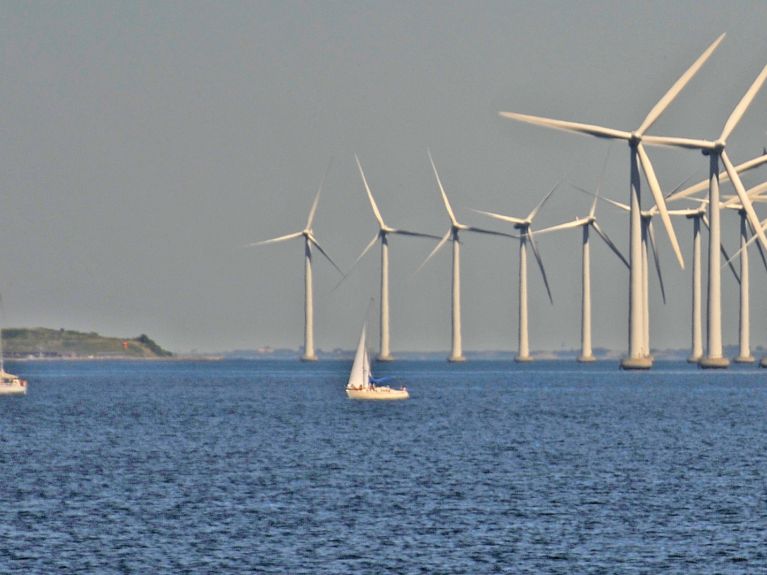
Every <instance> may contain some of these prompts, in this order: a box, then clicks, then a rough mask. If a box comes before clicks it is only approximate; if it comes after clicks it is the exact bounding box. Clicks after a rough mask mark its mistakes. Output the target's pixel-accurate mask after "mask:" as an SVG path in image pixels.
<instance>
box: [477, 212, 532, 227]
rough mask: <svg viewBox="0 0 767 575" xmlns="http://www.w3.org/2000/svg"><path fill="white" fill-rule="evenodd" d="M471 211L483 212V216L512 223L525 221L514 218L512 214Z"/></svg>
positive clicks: (523, 222) (524, 222)
mask: <svg viewBox="0 0 767 575" xmlns="http://www.w3.org/2000/svg"><path fill="white" fill-rule="evenodd" d="M471 211H472V212H477V213H478V214H483V215H485V216H488V217H491V218H495V219H496V220H500V221H502V222H509V223H512V224H526V223H527V222H526V221H525V220H523V219H521V218H514V217H512V216H504V215H503V214H496V213H493V212H486V211H484V210H471Z"/></svg>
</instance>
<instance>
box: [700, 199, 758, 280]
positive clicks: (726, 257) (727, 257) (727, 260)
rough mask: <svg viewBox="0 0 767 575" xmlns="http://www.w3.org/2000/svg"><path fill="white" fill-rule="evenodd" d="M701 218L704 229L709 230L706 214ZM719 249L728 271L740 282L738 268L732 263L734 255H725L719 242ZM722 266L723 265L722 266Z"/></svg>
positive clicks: (725, 251)
mask: <svg viewBox="0 0 767 575" xmlns="http://www.w3.org/2000/svg"><path fill="white" fill-rule="evenodd" d="M701 219H702V220H703V225H704V226H706V229H707V230H708V231H709V232H711V226H709V225H708V216H706V214H703V217H702V218H701ZM756 237H757V236H754V237H753V238H751V240H754V239H756ZM719 251H720V252H722V257H723V258H724V261H725V263H726V264H727V265H728V266H729V267H730V271H731V272H732V275H734V276H735V281H736V282H738V284H740V276H739V275H738V270H736V269H735V266H734V265H733V263H732V260H733V259H735V256H733V257H730V256H728V255H727V250H726V249H724V246H723V245H722V244H721V243H720V244H719ZM738 253H740V250H738ZM722 267H724V266H722Z"/></svg>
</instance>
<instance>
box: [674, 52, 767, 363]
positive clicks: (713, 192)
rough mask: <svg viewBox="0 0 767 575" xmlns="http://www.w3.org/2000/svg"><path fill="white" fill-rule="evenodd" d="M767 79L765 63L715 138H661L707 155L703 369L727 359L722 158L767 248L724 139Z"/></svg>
mask: <svg viewBox="0 0 767 575" xmlns="http://www.w3.org/2000/svg"><path fill="white" fill-rule="evenodd" d="M765 79H767V66H765V67H764V68H762V71H761V72H760V73H759V75H758V76H757V77H756V79H755V80H754V82H753V83H752V84H751V86H750V87H749V89H748V90H747V91H746V93H745V94H744V95H743V97H742V98H741V100H740V102H738V105H737V106H735V108H734V109H733V111H732V113H731V114H730V117H729V118H728V119H727V121H726V122H725V124H724V128H723V129H722V133H721V134H720V135H719V138H718V139H717V140H716V141H713V142H712V141H707V140H689V139H686V138H661V140H663V143H664V144H665V145H669V146H677V147H681V148H688V149H694V150H701V151H702V152H703V154H704V155H707V156H708V157H709V190H708V200H709V204H708V210H709V215H708V219H709V225H710V233H709V236H708V237H709V244H708V246H709V247H708V324H707V327H708V338H707V349H706V355H705V356H704V357H703V358H702V359H701V360H700V363H699V365H700V367H703V368H725V367H727V366H728V365H729V364H730V361H729V360H728V359H727V358H726V357H724V355H723V349H722V292H721V289H722V288H721V283H722V280H721V273H720V267H721V259H720V257H719V246H720V244H721V224H720V213H719V211H720V199H719V160H720V158H721V160H722V163H723V164H724V167H725V170H726V171H727V173H728V175H729V176H730V181H731V182H732V184H733V186H735V191H736V192H737V194H738V198H739V199H740V202H741V205H742V207H743V210H744V211H745V212H746V217H747V218H748V220H749V222H750V223H751V226H752V227H753V228H754V230H756V234H757V235H758V236H759V239H760V241H761V242H762V245H763V246H764V247H765V248H767V236H765V233H764V231H763V230H762V229H761V227H760V226H759V218H757V216H756V212H755V211H754V207H753V206H752V205H751V200H749V198H748V194H747V193H746V190H745V187H744V186H743V182H742V181H741V179H740V175H739V174H738V172H737V170H736V169H735V166H734V165H733V164H732V162H731V161H730V158H729V156H728V155H727V151H726V150H725V148H726V146H727V138H728V137H729V136H730V134H732V131H733V130H734V129H735V127H736V126H737V125H738V123H739V122H740V120H741V119H742V118H743V115H744V114H745V113H746V110H748V108H749V106H750V105H751V102H752V101H753V100H754V98H755V97H756V94H757V93H758V92H759V90H760V89H761V87H762V84H764V81H765Z"/></svg>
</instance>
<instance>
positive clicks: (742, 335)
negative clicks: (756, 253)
mask: <svg viewBox="0 0 767 575" xmlns="http://www.w3.org/2000/svg"><path fill="white" fill-rule="evenodd" d="M765 191H767V183H763V184H760V185H758V186H755V187H753V188H751V189H750V190H748V192H747V195H748V196H749V198H750V199H751V200H752V201H758V200H760V199H761V198H759V196H760V195H761V194H762V193H764V192H765ZM735 199H737V196H736V197H735V198H732V200H735ZM732 200H729V201H726V202H724V203H723V204H722V205H721V207H722V208H727V209H733V210H737V211H738V216H739V218H740V249H739V250H738V254H740V306H739V313H738V355H737V357H736V358H735V359H734V360H733V361H735V363H754V357H753V356H752V355H751V319H750V318H751V306H750V297H749V291H750V285H749V284H750V279H749V275H750V274H749V262H748V246H749V245H750V243H751V241H750V240H749V238H748V235H749V227H750V224H749V222H748V217H747V214H746V211H745V210H744V209H743V206H742V205H740V204H738V203H734V202H733V201H732ZM752 231H753V230H752ZM756 237H757V235H756V234H755V233H754V234H753V238H756ZM756 245H757V247H759V248H760V254H761V256H762V262H763V263H764V265H765V267H767V258H765V254H764V252H763V251H762V250H761V244H759V243H757V244H756ZM736 255H737V254H736ZM727 264H729V265H730V266H732V262H731V258H727Z"/></svg>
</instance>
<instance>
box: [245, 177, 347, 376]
mask: <svg viewBox="0 0 767 575" xmlns="http://www.w3.org/2000/svg"><path fill="white" fill-rule="evenodd" d="M328 168H330V166H328ZM326 176H327V171H326V172H325V177H326ZM325 177H323V178H322V183H320V187H319V189H318V190H317V195H316V196H314V202H312V207H311V209H310V210H309V218H308V219H307V220H306V226H305V227H304V229H303V230H301V231H300V232H294V233H292V234H287V235H284V236H280V237H277V238H272V239H270V240H263V241H260V242H254V243H252V244H248V246H249V247H252V246H263V245H267V244H276V243H278V242H285V241H288V240H292V239H295V238H300V237H303V238H304V261H305V263H304V282H305V300H304V355H303V356H301V360H302V361H316V360H317V355H316V354H315V352H314V294H313V289H312V246H314V247H316V248H317V250H318V251H319V252H320V253H321V254H322V255H323V256H325V258H327V260H328V261H329V262H330V263H331V264H332V265H333V267H334V268H336V270H338V273H340V274H341V275H342V276H343V275H344V273H343V272H342V271H341V268H339V267H338V266H337V265H336V263H335V262H334V261H333V260H332V259H331V257H330V256H329V255H328V253H327V252H326V251H325V250H324V249H323V248H322V246H321V245H320V244H319V243H318V242H317V238H315V237H314V231H313V230H312V223H313V222H314V214H315V213H316V212H317V203H318V202H319V201H320V193H321V192H322V185H323V183H324V182H325Z"/></svg>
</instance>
